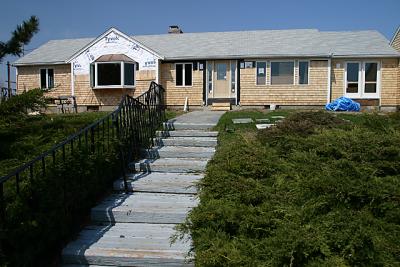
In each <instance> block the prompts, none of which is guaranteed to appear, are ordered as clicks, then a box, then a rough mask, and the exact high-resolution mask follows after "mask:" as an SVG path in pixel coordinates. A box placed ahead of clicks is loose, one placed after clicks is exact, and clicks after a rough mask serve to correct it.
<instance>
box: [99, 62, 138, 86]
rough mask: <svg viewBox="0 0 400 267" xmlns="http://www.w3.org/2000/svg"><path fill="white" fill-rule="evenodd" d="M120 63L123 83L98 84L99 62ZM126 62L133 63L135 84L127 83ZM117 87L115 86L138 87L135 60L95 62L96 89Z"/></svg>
mask: <svg viewBox="0 0 400 267" xmlns="http://www.w3.org/2000/svg"><path fill="white" fill-rule="evenodd" d="M115 63H119V64H120V65H121V84H119V85H99V84H98V75H97V65H98V64H115ZM125 63H127V64H133V73H134V79H133V85H125V84H124V83H125ZM107 88H109V89H115V88H128V89H134V88H136V64H135V62H124V61H107V62H94V89H107Z"/></svg>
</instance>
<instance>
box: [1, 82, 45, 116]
mask: <svg viewBox="0 0 400 267" xmlns="http://www.w3.org/2000/svg"><path fill="white" fill-rule="evenodd" d="M43 93H44V91H43V90H42V89H32V90H28V91H25V92H23V93H22V94H19V95H16V96H13V97H11V98H10V99H8V100H7V101H3V102H1V103H0V117H1V118H3V119H8V120H9V121H10V120H12V119H15V118H18V117H20V116H22V115H26V114H27V113H28V112H29V111H39V110H40V109H41V108H44V107H46V101H45V98H44V95H43Z"/></svg>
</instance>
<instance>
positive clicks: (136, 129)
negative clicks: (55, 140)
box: [0, 82, 165, 219]
mask: <svg viewBox="0 0 400 267" xmlns="http://www.w3.org/2000/svg"><path fill="white" fill-rule="evenodd" d="M164 119H165V105H164V89H163V88H162V86H161V85H159V84H157V83H155V82H152V83H151V84H150V88H149V90H148V91H146V92H144V93H143V94H141V95H140V96H138V97H136V98H133V97H131V96H129V95H125V96H124V97H123V98H122V100H121V102H120V104H119V105H118V107H117V108H116V110H114V111H113V112H112V113H110V114H108V115H106V116H105V117H103V118H101V119H99V120H97V121H95V122H94V123H92V124H90V125H88V126H87V127H85V128H83V129H82V130H80V131H78V132H77V133H75V134H72V135H71V136H69V137H68V138H67V139H65V140H64V141H62V142H60V143H59V144H57V145H55V146H53V147H52V148H51V149H50V150H48V151H46V152H44V153H42V154H41V155H39V156H37V157H35V158H34V159H32V160H31V161H29V162H27V163H25V164H23V165H21V166H20V167H18V168H16V169H15V170H14V171H12V172H10V173H9V174H7V175H5V176H3V177H0V219H4V216H5V214H4V213H5V206H6V203H5V200H4V183H5V182H8V181H11V180H13V181H15V192H16V194H19V192H20V182H21V176H22V175H25V176H26V177H28V178H29V179H34V174H35V173H40V174H42V175H45V174H46V168H48V165H51V164H52V165H53V166H54V165H55V164H56V162H57V160H60V159H61V160H62V161H64V162H65V161H66V158H67V156H68V155H67V154H68V153H69V155H72V154H73V153H74V151H75V152H76V151H79V150H82V151H83V150H84V151H88V152H89V153H90V154H95V153H99V154H100V153H104V152H107V151H109V150H110V149H113V148H112V146H113V145H114V143H113V141H117V143H118V147H119V153H120V157H121V170H122V173H123V177H124V182H125V189H127V182H126V175H125V174H126V168H127V166H128V164H129V163H130V162H131V161H133V160H135V159H137V158H139V157H140V150H141V148H149V147H150V146H152V145H153V144H154V140H153V138H154V137H155V131H156V130H157V128H158V127H159V125H161V123H162V122H163V121H164ZM35 168H39V169H40V171H39V172H35V171H34V170H35Z"/></svg>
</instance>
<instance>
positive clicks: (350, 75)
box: [345, 61, 380, 98]
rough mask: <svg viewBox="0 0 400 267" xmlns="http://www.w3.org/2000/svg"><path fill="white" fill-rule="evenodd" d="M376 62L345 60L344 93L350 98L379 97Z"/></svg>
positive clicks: (377, 64) (378, 70) (378, 68)
mask: <svg viewBox="0 0 400 267" xmlns="http://www.w3.org/2000/svg"><path fill="white" fill-rule="evenodd" d="M379 73H380V66H379V63H378V62H373V61H358V62H347V63H346V71H345V94H346V96H348V97H352V98H377V97H379V82H378V80H379Z"/></svg>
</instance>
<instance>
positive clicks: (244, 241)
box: [182, 111, 400, 266]
mask: <svg viewBox="0 0 400 267" xmlns="http://www.w3.org/2000/svg"><path fill="white" fill-rule="evenodd" d="M273 115H284V116H287V118H286V119H285V120H284V121H283V122H280V123H278V125H277V127H275V128H271V129H267V130H261V131H257V130H256V128H255V125H254V124H253V123H252V124H241V125H237V124H235V125H234V124H232V121H231V119H232V118H243V117H250V118H253V119H255V118H270V117H271V116H273ZM216 128H217V130H219V131H220V135H219V147H218V149H217V152H216V154H215V156H214V159H213V160H212V161H211V162H210V163H209V164H208V167H207V173H206V177H205V178H204V179H203V182H202V183H201V184H200V188H201V193H200V200H201V203H200V205H199V206H198V207H197V208H195V209H193V211H192V212H191V214H190V217H189V220H188V221H187V223H186V224H185V225H183V226H182V230H183V231H190V232H191V234H192V237H193V240H194V247H195V252H196V264H197V265H199V266H399V264H400V242H399V240H400V146H399V144H400V114H392V115H378V114H345V113H343V114H338V115H336V114H332V113H326V112H305V113H304V112H301V113H300V112H294V111H292V112H289V111H286V112H282V111H276V112H272V113H263V112H260V111H239V112H229V113H226V114H225V115H224V116H223V117H222V118H221V120H220V122H219V124H218V126H217V127H216Z"/></svg>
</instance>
